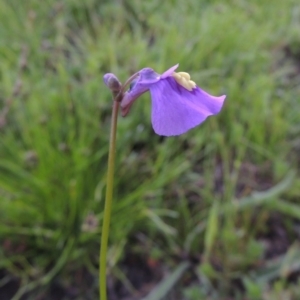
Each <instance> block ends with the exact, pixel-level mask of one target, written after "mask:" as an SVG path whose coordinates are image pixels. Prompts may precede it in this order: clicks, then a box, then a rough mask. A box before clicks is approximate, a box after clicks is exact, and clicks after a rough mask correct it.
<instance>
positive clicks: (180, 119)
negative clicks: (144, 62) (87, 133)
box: [104, 64, 226, 136]
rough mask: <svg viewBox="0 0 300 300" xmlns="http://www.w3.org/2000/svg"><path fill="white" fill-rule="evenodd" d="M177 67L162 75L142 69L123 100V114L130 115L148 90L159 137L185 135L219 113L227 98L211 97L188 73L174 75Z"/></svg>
mask: <svg viewBox="0 0 300 300" xmlns="http://www.w3.org/2000/svg"><path fill="white" fill-rule="evenodd" d="M177 67H178V64H177V65H176V66H174V67H172V68H170V69H169V70H167V71H166V72H164V73H163V74H161V75H160V74H158V73H156V72H154V71H153V70H152V69H150V68H145V69H142V70H140V71H139V72H138V73H137V77H136V78H135V79H134V80H133V81H132V82H131V84H130V88H129V90H128V91H127V92H125V94H124V96H123V98H122V100H121V108H122V115H123V116H125V115H127V113H128V112H129V110H130V107H131V105H132V103H133V102H134V101H135V100H136V99H137V98H138V97H139V96H140V95H141V94H143V93H145V92H147V91H150V94H151V100H152V116H151V118H152V126H153V129H154V131H155V133H157V134H159V135H164V136H172V135H179V134H182V133H185V132H186V131H188V130H189V129H191V128H193V127H195V126H197V125H199V124H201V123H202V122H203V121H204V120H205V119H206V118H207V117H208V116H211V115H216V114H218V113H219V112H220V110H221V108H222V106H223V103H224V100H225V98H226V96H225V95H223V96H220V97H214V96H211V95H209V94H208V93H206V92H205V91H203V90H202V89H200V88H199V87H198V86H197V85H196V83H195V82H194V81H192V80H190V75H189V74H188V73H185V72H179V73H176V72H174V71H175V70H176V69H177ZM104 80H105V77H104Z"/></svg>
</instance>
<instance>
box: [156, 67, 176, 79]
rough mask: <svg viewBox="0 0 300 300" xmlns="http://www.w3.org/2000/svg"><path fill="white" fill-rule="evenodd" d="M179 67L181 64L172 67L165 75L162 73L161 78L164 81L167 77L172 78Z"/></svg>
mask: <svg viewBox="0 0 300 300" xmlns="http://www.w3.org/2000/svg"><path fill="white" fill-rule="evenodd" d="M178 66H179V64H177V65H175V66H173V67H171V68H170V69H168V70H167V71H165V72H164V73H162V74H161V76H160V78H161V79H164V78H167V77H169V76H171V75H172V74H173V73H174V71H175V70H176V69H177V68H178Z"/></svg>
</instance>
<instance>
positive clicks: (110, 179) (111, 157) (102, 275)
mask: <svg viewBox="0 0 300 300" xmlns="http://www.w3.org/2000/svg"><path fill="white" fill-rule="evenodd" d="M119 106H120V103H119V102H118V101H114V104H113V110H112V118H111V132H110V142H109V152H108V168H107V183H106V195H105V206H104V216H103V227H102V235H101V245H100V268H99V288H100V300H107V295H106V256H107V244H108V236H109V225H110V217H111V206H112V198H113V184H114V166H115V152H116V133H117V121H118V112H119Z"/></svg>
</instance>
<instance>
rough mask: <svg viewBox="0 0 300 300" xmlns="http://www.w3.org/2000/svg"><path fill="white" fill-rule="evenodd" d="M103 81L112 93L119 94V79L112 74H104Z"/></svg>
mask: <svg viewBox="0 0 300 300" xmlns="http://www.w3.org/2000/svg"><path fill="white" fill-rule="evenodd" d="M103 81H104V83H105V84H106V86H107V87H108V88H109V89H110V90H111V91H112V92H113V93H116V92H119V91H120V89H121V87H122V85H121V82H120V81H119V79H118V78H117V77H116V76H115V75H114V74H112V73H107V74H105V75H104V76H103Z"/></svg>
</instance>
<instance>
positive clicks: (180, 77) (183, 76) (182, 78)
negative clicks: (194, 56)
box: [172, 72, 196, 91]
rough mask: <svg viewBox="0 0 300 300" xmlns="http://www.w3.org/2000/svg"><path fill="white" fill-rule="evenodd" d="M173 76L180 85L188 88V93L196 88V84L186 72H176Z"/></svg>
mask: <svg viewBox="0 0 300 300" xmlns="http://www.w3.org/2000/svg"><path fill="white" fill-rule="evenodd" d="M172 76H173V77H174V79H175V80H176V82H177V83H178V84H180V85H181V86H183V87H184V88H186V89H187V90H188V91H192V90H193V89H194V88H195V87H196V83H195V82H194V81H192V80H190V78H191V76H190V74H188V73H186V72H178V73H175V72H174V73H173V74H172Z"/></svg>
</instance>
